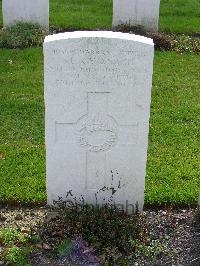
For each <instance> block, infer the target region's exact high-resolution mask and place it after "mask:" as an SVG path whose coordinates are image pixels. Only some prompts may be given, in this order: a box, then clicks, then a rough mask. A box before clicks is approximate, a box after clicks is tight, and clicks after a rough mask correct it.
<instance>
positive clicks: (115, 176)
mask: <svg viewBox="0 0 200 266" xmlns="http://www.w3.org/2000/svg"><path fill="white" fill-rule="evenodd" d="M153 55H154V45H153V41H152V40H151V39H148V38H145V37H141V36H136V35H133V34H132V35H131V34H123V33H113V32H73V33H64V34H57V35H51V36H47V37H46V39H45V42H44V76H45V109H46V115H45V121H46V134H45V135H46V164H47V165H46V167H47V194H48V203H49V204H51V203H52V201H53V200H57V199H58V196H61V197H65V196H66V194H67V192H68V191H70V190H71V191H72V194H73V195H75V196H81V195H82V196H83V197H84V199H85V201H86V202H88V203H95V202H96V197H97V201H98V203H99V204H102V203H105V201H107V200H108V199H109V197H110V196H111V195H112V197H113V201H114V202H115V204H121V207H122V206H123V208H124V209H125V208H126V209H127V211H128V212H132V208H133V206H135V204H138V205H139V206H138V207H139V209H140V210H141V209H142V207H143V202H144V186H145V174H146V170H145V169H146V159H147V146H148V131H149V116H150V98H151V86H152V72H153ZM95 194H96V196H95Z"/></svg>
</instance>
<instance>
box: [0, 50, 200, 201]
mask: <svg viewBox="0 0 200 266" xmlns="http://www.w3.org/2000/svg"><path fill="white" fill-rule="evenodd" d="M0 55H1V56H0V84H1V90H0V106H1V108H0V109H1V112H0V158H1V160H0V184H1V185H0V200H19V201H24V202H25V201H26V202H40V201H45V200H46V193H45V148H44V102H43V56H42V49H41V48H37V49H36V48H32V49H25V50H8V49H1V50H0ZM199 63H200V58H199V56H197V55H190V54H182V55H179V54H177V53H175V52H165V53H162V52H156V53H155V68H154V79H153V94H152V108H151V129H150V141H149V155H148V167H147V178H146V203H151V204H156V203H164V202H168V203H195V202H196V200H197V196H198V188H199V186H198V180H199V165H200V157H199V154H200V143H199V137H200V131H199V126H200V123H199V122H200V116H199V113H200V102H199V99H200V90H199V78H198V69H199Z"/></svg>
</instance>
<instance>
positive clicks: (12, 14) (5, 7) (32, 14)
mask: <svg viewBox="0 0 200 266" xmlns="http://www.w3.org/2000/svg"><path fill="white" fill-rule="evenodd" d="M2 12H3V25H4V27H7V26H11V25H14V24H16V23H17V22H30V23H37V24H39V25H41V26H42V27H44V28H48V27H49V0H3V2H2Z"/></svg>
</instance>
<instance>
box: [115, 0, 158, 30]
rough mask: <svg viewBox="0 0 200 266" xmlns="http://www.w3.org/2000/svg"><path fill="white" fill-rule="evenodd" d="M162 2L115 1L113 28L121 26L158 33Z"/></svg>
mask: <svg viewBox="0 0 200 266" xmlns="http://www.w3.org/2000/svg"><path fill="white" fill-rule="evenodd" d="M159 9H160V0H113V27H116V26H118V25H121V24H127V25H130V26H139V27H142V28H143V29H144V30H146V31H153V32H156V31H158V21H159Z"/></svg>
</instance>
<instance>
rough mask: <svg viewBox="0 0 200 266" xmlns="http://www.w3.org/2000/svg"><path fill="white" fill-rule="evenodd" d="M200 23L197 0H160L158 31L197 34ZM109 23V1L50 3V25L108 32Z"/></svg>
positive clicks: (110, 21)
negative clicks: (97, 29) (99, 29)
mask: <svg viewBox="0 0 200 266" xmlns="http://www.w3.org/2000/svg"><path fill="white" fill-rule="evenodd" d="M1 2H2V0H0V5H1ZM199 20H200V1H199V0H184V1H183V0H161V8H160V30H161V31H167V32H188V33H189V32H190V33H194V32H200V25H199ZM111 24H112V0H95V1H94V0H50V25H54V26H56V27H64V28H69V29H70V28H73V29H77V28H78V29H80V28H81V29H85V28H93V29H94V28H101V29H102V28H108V29H110V28H111ZM0 25H2V14H1V13H0Z"/></svg>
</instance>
